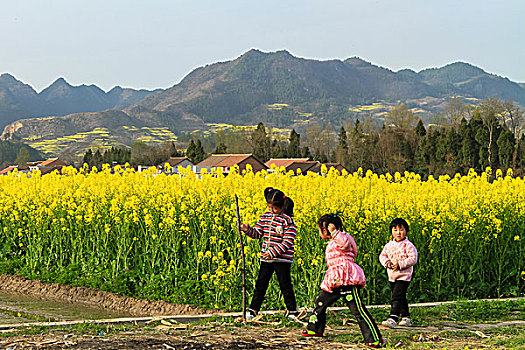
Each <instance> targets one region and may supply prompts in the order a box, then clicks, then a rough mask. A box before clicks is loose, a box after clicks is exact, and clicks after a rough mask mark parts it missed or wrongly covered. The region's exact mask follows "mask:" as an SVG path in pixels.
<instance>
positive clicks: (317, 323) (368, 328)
mask: <svg viewBox="0 0 525 350" xmlns="http://www.w3.org/2000/svg"><path fill="white" fill-rule="evenodd" d="M359 288H360V287H359V286H342V287H340V288H337V289H335V290H334V291H333V293H328V292H325V291H324V290H323V291H321V294H319V296H318V297H317V299H315V308H314V311H313V313H312V315H311V316H310V319H309V320H308V326H307V329H308V330H310V331H314V332H316V333H320V334H323V333H324V329H325V326H326V309H327V308H328V307H330V306H331V305H333V304H334V303H335V302H336V301H337V300H338V299H339V298H343V301H344V303H345V304H346V306H348V308H349V309H350V311H351V312H352V314H353V315H354V317H355V318H356V320H357V323H358V324H359V328H360V329H361V334H363V338H364V340H365V342H375V341H378V340H379V339H380V338H381V333H380V332H379V329H378V328H377V324H376V322H375V321H374V319H373V318H372V316H371V315H370V313H369V312H368V310H367V309H366V306H365V304H363V301H362V300H361V296H360V295H359Z"/></svg>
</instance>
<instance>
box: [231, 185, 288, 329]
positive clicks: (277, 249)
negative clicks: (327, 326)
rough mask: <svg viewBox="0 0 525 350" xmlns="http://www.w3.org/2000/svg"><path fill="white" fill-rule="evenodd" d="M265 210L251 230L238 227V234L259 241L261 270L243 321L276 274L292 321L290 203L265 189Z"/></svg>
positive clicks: (256, 308)
mask: <svg viewBox="0 0 525 350" xmlns="http://www.w3.org/2000/svg"><path fill="white" fill-rule="evenodd" d="M264 197H265V198H266V203H267V206H268V211H267V212H265V213H264V214H262V216H261V218H260V219H259V221H258V222H257V224H255V226H254V227H250V225H248V224H244V223H243V224H241V231H243V232H244V233H245V234H246V235H247V236H249V237H251V238H255V239H260V238H263V244H262V249H261V267H260V269H259V276H258V277H257V282H255V291H254V293H253V298H252V301H251V303H250V308H249V309H248V312H247V314H246V315H245V316H246V319H248V320H249V319H251V318H253V317H255V316H256V315H257V313H258V312H259V310H260V309H261V305H262V303H263V301H264V295H265V294H266V290H267V289H268V284H269V283H270V279H271V278H272V275H273V273H274V272H275V274H276V275H277V280H278V281H279V287H280V288H281V293H283V297H284V302H285V304H286V308H287V309H288V313H289V316H288V317H289V318H290V319H292V320H293V319H295V316H296V315H297V313H298V312H297V303H296V301H295V294H294V291H293V286H292V277H291V266H292V262H293V254H294V241H295V235H296V233H297V229H296V226H295V223H294V221H293V219H292V216H293V206H294V204H293V201H292V200H291V199H290V198H288V197H286V196H285V195H284V193H283V192H282V191H279V190H276V189H274V188H271V187H268V188H266V189H265V190H264Z"/></svg>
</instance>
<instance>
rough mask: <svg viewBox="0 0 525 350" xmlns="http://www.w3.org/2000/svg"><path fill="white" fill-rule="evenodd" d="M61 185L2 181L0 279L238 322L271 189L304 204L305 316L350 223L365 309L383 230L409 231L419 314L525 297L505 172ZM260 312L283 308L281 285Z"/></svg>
mask: <svg viewBox="0 0 525 350" xmlns="http://www.w3.org/2000/svg"><path fill="white" fill-rule="evenodd" d="M115 170H116V173H115V174H112V173H111V171H110V169H109V167H107V166H106V167H105V168H104V169H103V170H102V171H100V172H97V171H96V170H95V169H93V170H92V169H88V168H87V167H84V168H82V169H80V170H76V169H74V168H67V169H65V170H63V174H49V175H45V176H40V175H39V174H38V173H33V174H30V175H29V176H28V175H26V174H18V173H13V174H10V175H7V176H2V177H0V220H1V225H2V236H1V240H0V273H15V274H21V275H24V276H27V277H30V278H35V279H41V280H44V281H52V282H61V283H69V284H72V285H85V286H91V287H95V288H100V289H104V290H110V291H115V292H119V293H123V294H127V295H132V296H137V297H143V298H150V299H163V300H168V301H173V302H183V303H193V304H197V305H199V306H205V307H220V308H229V309H236V310H238V309H239V308H240V301H241V299H242V295H241V270H240V268H241V264H240V248H239V247H240V244H239V236H238V233H237V231H236V223H237V221H236V207H235V200H234V196H235V195H237V196H239V199H240V202H239V204H240V214H241V217H242V221H243V222H246V223H250V224H252V225H253V224H254V223H255V222H256V221H257V219H258V218H259V216H260V215H261V214H262V213H263V212H264V210H265V209H266V205H265V202H264V197H263V190H264V188H265V187H268V186H271V187H275V188H278V189H281V190H282V191H284V192H285V193H286V195H287V196H289V197H291V198H292V199H293V200H294V202H295V210H294V211H295V217H294V220H295V222H296V224H297V228H298V235H297V239H296V247H295V251H296V255H295V261H294V264H293V269H292V278H293V283H294V287H295V292H296V294H297V298H298V302H299V305H300V306H309V305H311V303H312V301H313V299H314V298H315V296H316V295H317V293H318V292H319V284H320V281H321V279H322V276H323V273H324V270H325V263H324V242H323V241H322V240H321V239H320V238H319V237H318V233H317V227H316V220H317V218H318V217H319V216H320V215H322V214H324V213H328V212H337V211H338V212H341V213H342V217H343V219H344V225H345V230H346V231H347V232H349V233H350V234H351V235H353V236H354V237H355V239H356V242H357V244H358V248H359V254H358V256H357V258H356V260H357V262H358V263H359V264H360V265H361V266H362V267H363V269H364V271H365V273H366V276H367V281H368V283H367V287H366V289H365V291H364V295H365V296H366V297H367V299H368V302H370V303H375V302H387V301H388V298H389V288H388V284H387V279H386V272H385V271H384V269H383V268H382V267H381V266H380V265H379V261H378V256H379V253H380V251H381V249H382V247H383V245H384V244H385V243H386V242H387V241H388V240H389V238H390V233H389V232H388V224H389V223H390V221H391V220H392V219H393V218H395V217H403V218H405V219H406V220H407V221H408V222H409V224H410V232H409V233H408V236H409V238H410V240H411V241H412V242H413V243H414V244H415V245H416V247H417V248H418V250H419V255H420V260H419V263H418V264H417V266H416V272H415V278H414V281H413V283H412V284H411V288H410V290H409V299H410V300H411V301H423V300H425V301H430V300H444V299H454V298H464V297H468V298H475V297H476V298H477V297H499V296H517V295H523V293H524V291H525V261H524V248H525V246H524V242H523V241H524V240H525V181H524V180H523V179H521V178H515V177H513V175H512V172H511V171H510V170H509V171H508V172H507V173H506V174H503V173H502V172H501V171H500V170H498V171H496V172H495V174H492V171H491V170H490V169H487V170H486V171H485V172H483V173H482V174H476V173H475V172H474V171H472V170H471V171H470V172H469V174H468V175H466V176H460V175H457V176H455V177H453V178H450V177H448V176H442V177H439V178H433V177H430V178H429V179H427V180H425V181H422V179H421V178H420V177H419V176H418V175H416V174H413V173H404V174H399V173H396V174H392V175H391V174H386V175H377V174H374V173H372V172H370V171H366V172H364V171H361V170H360V171H358V172H356V173H353V174H347V173H344V174H342V175H341V174H338V173H336V172H335V171H330V172H326V171H325V172H324V174H322V175H315V174H307V175H304V176H295V175H296V174H291V173H289V174H285V173H284V172H283V171H279V170H277V171H275V172H273V173H267V172H265V171H263V172H260V173H257V174H253V173H252V172H250V171H248V172H246V173H245V174H238V173H236V172H234V173H232V174H230V175H228V176H224V175H223V174H221V173H216V172H214V173H207V174H202V176H200V177H198V176H196V175H195V174H194V173H192V172H191V171H189V170H185V169H180V171H181V174H180V175H165V174H160V175H156V176H154V175H153V174H152V173H137V172H135V171H133V170H132V169H127V170H124V169H121V168H119V167H117V168H116V169H115ZM243 239H244V242H245V245H246V246H245V253H246V255H247V269H246V274H247V281H248V292H249V293H250V294H251V292H252V291H253V285H254V283H255V279H256V273H257V271H258V263H259V262H258V261H259V249H260V248H259V247H260V242H259V241H255V240H251V239H248V238H247V237H243ZM268 294H269V295H268V298H267V305H266V306H265V307H267V308H271V307H274V308H275V307H283V303H282V301H281V300H280V292H279V288H278V285H277V283H276V281H274V282H272V283H271V287H270V289H269V291H268Z"/></svg>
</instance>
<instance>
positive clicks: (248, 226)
mask: <svg viewBox="0 0 525 350" xmlns="http://www.w3.org/2000/svg"><path fill="white" fill-rule="evenodd" d="M249 228H250V225H248V224H241V225H240V229H241V231H242V232H246V231H248V229H249Z"/></svg>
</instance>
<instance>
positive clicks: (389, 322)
mask: <svg viewBox="0 0 525 350" xmlns="http://www.w3.org/2000/svg"><path fill="white" fill-rule="evenodd" d="M381 324H382V325H383V326H387V327H390V328H397V322H396V320H394V319H393V318H392V317H389V318H388V319H387V320H386V321H383V322H382V323H381Z"/></svg>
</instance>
